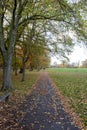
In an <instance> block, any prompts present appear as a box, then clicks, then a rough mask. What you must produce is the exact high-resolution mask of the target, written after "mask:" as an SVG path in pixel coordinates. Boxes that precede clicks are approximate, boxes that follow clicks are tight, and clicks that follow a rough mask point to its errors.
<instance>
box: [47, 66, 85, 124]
mask: <svg viewBox="0 0 87 130" xmlns="http://www.w3.org/2000/svg"><path fill="white" fill-rule="evenodd" d="M48 72H49V75H50V76H51V78H52V80H53V81H54V82H55V83H56V85H57V87H58V88H59V90H60V91H61V93H62V94H63V95H64V96H65V97H66V99H67V101H68V103H69V104H70V106H71V108H73V110H74V111H75V112H76V113H77V114H78V115H79V116H80V117H81V118H82V119H83V122H84V124H85V126H86V125H87V118H86V117H87V111H86V108H87V87H86V86H87V69H85V68H84V69H81V68H79V69H68V68H59V69H48Z"/></svg>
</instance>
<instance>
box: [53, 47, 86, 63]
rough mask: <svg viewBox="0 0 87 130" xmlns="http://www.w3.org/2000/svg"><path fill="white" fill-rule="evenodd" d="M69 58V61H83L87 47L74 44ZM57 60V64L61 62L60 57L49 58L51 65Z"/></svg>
mask: <svg viewBox="0 0 87 130" xmlns="http://www.w3.org/2000/svg"><path fill="white" fill-rule="evenodd" d="M69 59H70V63H78V62H79V63H80V64H81V62H82V61H84V60H85V59H87V48H85V47H83V46H77V45H76V46H75V47H74V49H73V52H72V53H71V55H70V56H69ZM54 62H57V63H58V64H59V63H61V59H59V60H58V59H57V58H56V57H52V58H51V65H52V64H53V63H54Z"/></svg>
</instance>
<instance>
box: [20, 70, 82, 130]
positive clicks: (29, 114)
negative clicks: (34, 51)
mask: <svg viewBox="0 0 87 130" xmlns="http://www.w3.org/2000/svg"><path fill="white" fill-rule="evenodd" d="M23 109H24V111H23V112H24V113H25V114H24V116H23V118H22V119H21V120H20V121H19V124H20V126H21V129H22V130H80V129H79V128H78V127H76V126H75V125H74V123H73V121H72V120H71V118H70V116H69V115H68V114H67V113H66V112H65V110H64V108H63V106H62V105H61V102H60V100H59V99H58V95H57V94H56V91H55V89H54V87H53V86H52V84H51V81H50V79H49V77H48V75H47V74H46V73H45V72H43V73H42V74H41V76H40V78H39V79H38V81H37V82H36V84H35V86H34V89H33V90H32V92H31V93H30V95H29V96H27V98H26V101H25V103H24V104H23Z"/></svg>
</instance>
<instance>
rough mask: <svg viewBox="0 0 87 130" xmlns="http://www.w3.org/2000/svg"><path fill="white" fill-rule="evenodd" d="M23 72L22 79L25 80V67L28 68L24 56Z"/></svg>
mask: <svg viewBox="0 0 87 130" xmlns="http://www.w3.org/2000/svg"><path fill="white" fill-rule="evenodd" d="M22 62H23V72H22V79H21V81H25V68H26V62H25V59H24V58H23V61H22Z"/></svg>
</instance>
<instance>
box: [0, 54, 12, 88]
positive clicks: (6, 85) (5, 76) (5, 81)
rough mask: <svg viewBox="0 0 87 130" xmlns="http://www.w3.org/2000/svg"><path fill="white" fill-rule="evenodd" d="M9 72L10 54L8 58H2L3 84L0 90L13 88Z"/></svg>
mask: <svg viewBox="0 0 87 130" xmlns="http://www.w3.org/2000/svg"><path fill="white" fill-rule="evenodd" d="M11 73H12V55H10V56H9V58H8V59H7V58H5V59H4V65H3V84H2V89H1V90H7V89H13V86H12V78H11Z"/></svg>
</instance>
